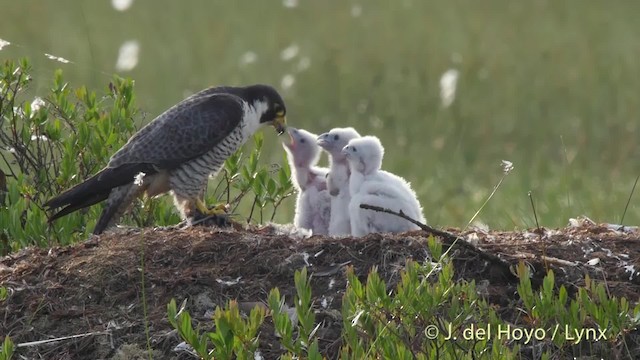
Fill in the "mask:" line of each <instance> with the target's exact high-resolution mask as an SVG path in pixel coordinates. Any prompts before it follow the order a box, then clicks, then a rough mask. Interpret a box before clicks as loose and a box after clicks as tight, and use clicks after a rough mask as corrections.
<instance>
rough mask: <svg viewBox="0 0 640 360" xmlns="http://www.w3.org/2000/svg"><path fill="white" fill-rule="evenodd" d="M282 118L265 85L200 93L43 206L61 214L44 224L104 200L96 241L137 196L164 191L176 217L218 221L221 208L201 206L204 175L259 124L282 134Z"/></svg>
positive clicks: (282, 111) (275, 99) (280, 106)
mask: <svg viewBox="0 0 640 360" xmlns="http://www.w3.org/2000/svg"><path fill="white" fill-rule="evenodd" d="M285 115H286V108H285V104H284V101H283V100H282V97H281V96H280V95H279V94H278V92H277V91H276V90H275V89H274V88H272V87H270V86H267V85H252V86H247V87H226V86H225V87H212V88H208V89H205V90H202V91H200V92H199V93H197V94H194V95H192V96H190V97H188V98H186V99H185V100H183V101H181V102H179V103H178V104H176V105H174V106H172V107H171V108H170V109H168V110H167V111H165V112H164V113H162V114H161V115H159V116H158V117H157V118H155V119H154V120H153V121H151V122H150V123H149V124H147V125H146V126H145V127H143V128H142V129H140V130H139V131H138V132H137V133H135V134H134V135H133V136H132V137H131V138H130V139H129V141H128V142H127V143H126V144H125V145H124V146H123V147H122V148H120V150H118V151H117V152H116V153H115V154H114V155H113V156H112V157H111V159H110V160H109V163H108V164H107V166H106V167H105V168H104V169H102V170H101V171H100V172H98V173H97V174H95V175H94V176H92V177H91V178H89V179H87V180H86V181H85V182H83V183H81V184H79V185H76V186H75V187H73V188H71V189H69V190H67V191H65V192H64V193H62V194H61V195H59V196H56V197H54V198H53V199H51V200H49V201H48V202H47V203H45V206H46V207H48V208H49V209H56V208H60V207H63V208H62V210H60V211H58V212H57V213H55V214H53V215H52V216H51V217H50V218H49V222H52V221H54V220H56V219H58V218H60V217H62V216H65V215H67V214H69V213H71V212H74V211H76V210H79V209H82V208H85V207H88V206H91V205H93V204H96V203H98V202H101V201H103V200H107V204H106V206H105V208H104V210H103V211H102V214H101V215H100V218H99V219H98V222H97V224H96V226H95V229H94V230H93V233H94V234H100V233H102V232H103V231H104V230H105V229H107V228H108V227H110V226H112V225H113V224H114V223H115V222H116V221H118V219H119V218H120V217H121V216H122V215H123V214H124V213H125V211H126V210H127V208H128V207H129V205H130V204H131V202H132V201H133V200H134V199H135V198H136V197H138V196H140V195H141V194H143V193H146V195H147V196H149V197H152V196H156V195H160V194H163V193H166V192H169V191H171V192H172V193H173V197H174V203H175V206H176V208H178V209H179V210H180V212H181V214H182V217H183V218H186V219H191V218H193V217H194V216H196V215H213V214H221V213H223V212H224V210H223V207H221V206H218V207H216V208H213V209H209V208H207V206H206V205H205V204H204V202H203V200H202V197H203V195H204V189H205V186H206V183H207V180H208V178H209V176H210V175H211V174H216V173H217V172H218V171H219V170H220V168H221V167H222V165H223V164H224V161H225V160H226V159H227V158H228V157H229V156H230V155H232V154H233V153H234V152H235V151H236V150H238V149H239V148H240V147H241V146H242V144H244V143H245V141H247V139H248V138H249V137H251V136H252V135H253V134H254V133H255V132H256V131H257V130H258V129H259V128H260V127H262V126H263V125H267V124H268V125H272V126H273V127H274V128H275V129H276V131H277V132H278V134H282V133H283V132H284V131H285V129H286V119H285Z"/></svg>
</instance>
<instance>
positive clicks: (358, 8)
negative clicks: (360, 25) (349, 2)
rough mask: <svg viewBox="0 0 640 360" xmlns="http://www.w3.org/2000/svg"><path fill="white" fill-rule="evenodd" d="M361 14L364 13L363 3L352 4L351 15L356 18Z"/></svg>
mask: <svg viewBox="0 0 640 360" xmlns="http://www.w3.org/2000/svg"><path fill="white" fill-rule="evenodd" d="M360 15H362V5H360V4H355V5H353V6H351V16H353V17H354V18H356V17H360Z"/></svg>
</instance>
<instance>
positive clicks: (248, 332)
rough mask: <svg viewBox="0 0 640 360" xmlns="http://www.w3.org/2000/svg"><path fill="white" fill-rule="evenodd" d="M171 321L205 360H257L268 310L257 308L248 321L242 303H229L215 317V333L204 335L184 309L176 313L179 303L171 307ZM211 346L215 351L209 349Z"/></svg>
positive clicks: (168, 311) (173, 302) (170, 305)
mask: <svg viewBox="0 0 640 360" xmlns="http://www.w3.org/2000/svg"><path fill="white" fill-rule="evenodd" d="M167 314H168V317H169V322H170V323H171V326H173V327H174V328H175V329H176V330H178V334H180V337H181V338H182V339H183V340H184V341H185V342H186V343H187V344H189V345H190V346H191V347H192V348H193V350H194V351H195V353H196V354H197V355H198V356H199V357H200V358H202V359H223V360H225V359H234V358H236V357H237V358H238V359H253V358H254V355H255V352H256V350H257V349H258V340H259V339H258V329H259V328H260V325H262V322H263V321H264V318H265V316H266V309H265V308H264V307H261V306H256V307H254V308H253V309H252V310H251V313H250V314H249V317H248V318H247V319H246V320H245V319H243V318H242V317H241V315H240V310H239V309H238V303H237V302H236V301H234V300H232V301H229V303H228V304H227V306H226V307H225V308H224V309H222V308H220V307H218V308H216V311H215V314H214V315H213V321H214V323H215V330H214V331H213V332H205V333H202V334H200V333H199V332H198V331H197V330H195V329H194V328H193V326H192V325H191V316H190V315H189V313H188V312H186V311H184V308H182V309H180V311H177V310H176V302H175V300H173V299H172V300H171V302H170V303H169V305H167ZM210 345H212V349H211V350H209V348H210Z"/></svg>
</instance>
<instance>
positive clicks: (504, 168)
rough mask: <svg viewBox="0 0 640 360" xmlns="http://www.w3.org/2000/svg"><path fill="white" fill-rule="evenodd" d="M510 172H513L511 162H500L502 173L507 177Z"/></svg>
mask: <svg viewBox="0 0 640 360" xmlns="http://www.w3.org/2000/svg"><path fill="white" fill-rule="evenodd" d="M511 170H513V163H512V162H511V161H507V160H502V172H503V173H505V175H507V174H509V173H510V172H511Z"/></svg>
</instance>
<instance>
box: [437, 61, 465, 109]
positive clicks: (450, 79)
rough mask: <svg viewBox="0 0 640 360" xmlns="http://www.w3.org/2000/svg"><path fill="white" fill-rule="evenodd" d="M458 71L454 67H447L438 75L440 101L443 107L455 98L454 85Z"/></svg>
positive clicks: (446, 106) (449, 104)
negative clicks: (447, 68)
mask: <svg viewBox="0 0 640 360" xmlns="http://www.w3.org/2000/svg"><path fill="white" fill-rule="evenodd" d="M459 76H460V72H459V71H458V70H456V69H449V70H447V71H445V72H444V74H442V76H441V77H440V101H441V102H442V106H443V107H444V108H448V107H449V106H451V104H453V101H454V100H455V99H456V86H457V84H458V77H459Z"/></svg>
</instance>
